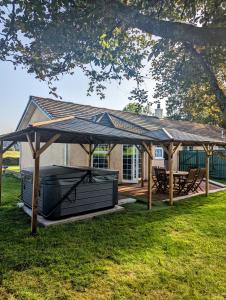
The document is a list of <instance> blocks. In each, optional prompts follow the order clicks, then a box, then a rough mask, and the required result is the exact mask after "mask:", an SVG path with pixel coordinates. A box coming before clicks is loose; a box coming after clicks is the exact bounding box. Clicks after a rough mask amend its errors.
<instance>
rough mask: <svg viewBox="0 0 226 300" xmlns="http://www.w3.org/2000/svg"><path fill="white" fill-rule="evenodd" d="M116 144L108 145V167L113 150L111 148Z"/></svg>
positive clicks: (109, 166)
mask: <svg viewBox="0 0 226 300" xmlns="http://www.w3.org/2000/svg"><path fill="white" fill-rule="evenodd" d="M115 146H116V144H114V145H112V146H111V145H109V151H108V153H107V158H108V168H109V169H110V168H111V152H112V151H113V149H114V148H115Z"/></svg>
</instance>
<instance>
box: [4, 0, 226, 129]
mask: <svg viewBox="0 0 226 300" xmlns="http://www.w3.org/2000/svg"><path fill="white" fill-rule="evenodd" d="M0 4H1V6H0V20H1V27H0V59H1V60H3V61H11V62H12V63H13V64H14V65H15V67H16V66H18V65H22V66H23V67H25V68H26V69H27V70H28V72H29V73H34V74H35V75H36V77H37V78H38V79H40V80H45V81H47V82H48V83H49V86H50V88H51V93H53V94H54V95H56V88H55V87H54V86H53V85H52V84H53V82H54V81H55V80H58V79H59V78H60V75H62V74H73V73H74V72H76V69H77V68H81V69H82V70H83V71H84V73H85V74H86V76H87V77H88V78H89V82H90V83H89V89H88V94H90V93H92V92H94V91H95V92H96V93H97V94H98V95H99V96H100V97H101V98H104V89H105V88H106V83H107V82H109V81H111V80H117V81H118V83H119V84H120V82H121V81H122V80H123V79H127V80H135V82H136V83H137V86H136V88H135V89H134V90H132V91H131V97H130V99H131V100H133V101H136V102H138V103H140V104H141V105H143V104H144V103H146V102H147V97H148V96H147V91H146V89H145V86H144V78H146V77H148V78H149V77H150V78H151V77H152V78H154V79H155V80H156V81H157V85H156V90H155V97H156V99H157V100H159V99H163V98H164V99H166V100H167V108H168V114H169V116H171V117H174V118H178V117H182V118H187V119H200V120H202V121H205V122H212V123H219V122H222V119H224V117H225V115H226V96H225V76H226V71H225V69H226V68H225V57H226V55H225V54H226V53H225V52H226V17H225V10H226V4H225V1H220V0H207V1H203V0H191V1H181V0H175V1H172V0H161V1H156V0H150V1H139V0H131V1H117V0H116V1H104V0H99V1H88V0H77V1H70V0H69V1H66V0H58V1H47V0H42V1H40V0H36V1H28V0H26V1H7V0H0ZM196 108H197V109H200V112H199V111H198V113H197V109H196Z"/></svg>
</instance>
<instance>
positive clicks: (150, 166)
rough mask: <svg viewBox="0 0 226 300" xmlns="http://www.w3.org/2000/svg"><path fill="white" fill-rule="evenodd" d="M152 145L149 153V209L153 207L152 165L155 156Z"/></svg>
mask: <svg viewBox="0 0 226 300" xmlns="http://www.w3.org/2000/svg"><path fill="white" fill-rule="evenodd" d="M152 148H153V146H152V144H150V146H149V149H148V150H149V152H148V209H151V207H152V185H153V180H152V163H153V156H152Z"/></svg>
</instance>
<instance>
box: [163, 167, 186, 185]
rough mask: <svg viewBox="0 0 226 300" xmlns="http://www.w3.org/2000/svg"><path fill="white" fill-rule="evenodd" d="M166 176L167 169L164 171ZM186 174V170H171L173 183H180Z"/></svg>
mask: <svg viewBox="0 0 226 300" xmlns="http://www.w3.org/2000/svg"><path fill="white" fill-rule="evenodd" d="M166 174H167V176H169V171H166ZM187 176H188V172H186V171H173V185H174V187H175V186H176V184H179V185H180V182H181V179H183V178H184V177H187Z"/></svg>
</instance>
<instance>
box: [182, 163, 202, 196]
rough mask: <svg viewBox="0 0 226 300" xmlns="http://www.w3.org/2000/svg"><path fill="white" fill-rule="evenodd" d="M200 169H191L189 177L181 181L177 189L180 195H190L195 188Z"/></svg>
mask: <svg viewBox="0 0 226 300" xmlns="http://www.w3.org/2000/svg"><path fill="white" fill-rule="evenodd" d="M198 172H199V169H190V170H189V173H188V176H187V177H186V178H184V179H181V180H180V182H179V185H178V187H177V192H178V194H186V195H187V194H188V193H189V192H190V191H191V190H192V189H193V188H194V186H195V184H196V181H197V177H198Z"/></svg>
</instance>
